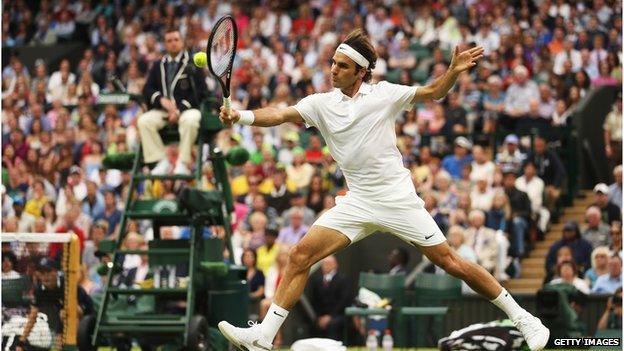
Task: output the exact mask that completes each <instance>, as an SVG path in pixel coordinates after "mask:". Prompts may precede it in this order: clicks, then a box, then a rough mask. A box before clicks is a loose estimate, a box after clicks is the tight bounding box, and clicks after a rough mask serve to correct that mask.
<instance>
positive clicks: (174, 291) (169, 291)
mask: <svg viewBox="0 0 624 351" xmlns="http://www.w3.org/2000/svg"><path fill="white" fill-rule="evenodd" d="M187 291H188V290H187V289H180V288H152V289H125V288H109V289H108V293H109V294H119V295H179V294H186V292H187Z"/></svg>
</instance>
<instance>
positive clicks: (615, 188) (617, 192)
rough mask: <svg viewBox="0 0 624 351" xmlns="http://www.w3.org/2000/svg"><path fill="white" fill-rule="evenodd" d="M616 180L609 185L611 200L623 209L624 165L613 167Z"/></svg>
mask: <svg viewBox="0 0 624 351" xmlns="http://www.w3.org/2000/svg"><path fill="white" fill-rule="evenodd" d="M613 178H614V179H615V182H613V184H611V185H609V202H611V203H612V204H614V205H616V206H617V207H619V208H620V210H621V209H622V165H619V166H617V167H615V168H614V169H613Z"/></svg>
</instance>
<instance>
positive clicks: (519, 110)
mask: <svg viewBox="0 0 624 351" xmlns="http://www.w3.org/2000/svg"><path fill="white" fill-rule="evenodd" d="M513 76H514V81H515V82H514V83H513V84H511V85H510V86H509V88H507V93H506V95H505V113H507V114H508V115H509V116H510V117H511V118H518V117H523V116H525V115H526V114H527V113H528V112H529V105H530V102H531V100H539V89H538V88H537V84H535V82H534V81H532V80H529V70H527V68H526V67H524V66H522V65H518V66H516V68H514V70H513Z"/></svg>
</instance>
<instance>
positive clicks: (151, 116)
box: [137, 109, 167, 163]
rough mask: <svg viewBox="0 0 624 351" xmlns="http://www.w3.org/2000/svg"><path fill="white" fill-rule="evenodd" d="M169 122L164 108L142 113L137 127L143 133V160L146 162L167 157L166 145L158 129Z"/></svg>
mask: <svg viewBox="0 0 624 351" xmlns="http://www.w3.org/2000/svg"><path fill="white" fill-rule="evenodd" d="M166 124H167V112H165V111H163V110H156V109H153V110H149V111H147V112H145V113H144V114H142V115H140V116H139V118H138V120H137V128H138V129H139V134H140V135H141V146H142V149H143V161H144V162H145V163H152V162H158V161H160V160H162V159H164V158H165V145H164V144H163V141H162V139H161V138H160V134H158V131H159V130H160V129H162V128H163V127H164V126H165V125H166Z"/></svg>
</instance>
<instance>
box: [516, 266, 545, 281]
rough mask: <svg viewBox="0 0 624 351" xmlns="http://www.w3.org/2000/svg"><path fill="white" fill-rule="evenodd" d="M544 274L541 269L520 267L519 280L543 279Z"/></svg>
mask: <svg viewBox="0 0 624 351" xmlns="http://www.w3.org/2000/svg"><path fill="white" fill-rule="evenodd" d="M545 275H546V272H545V271H544V268H543V267H526V268H525V267H522V274H521V276H520V277H521V278H539V279H544V276H545Z"/></svg>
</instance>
